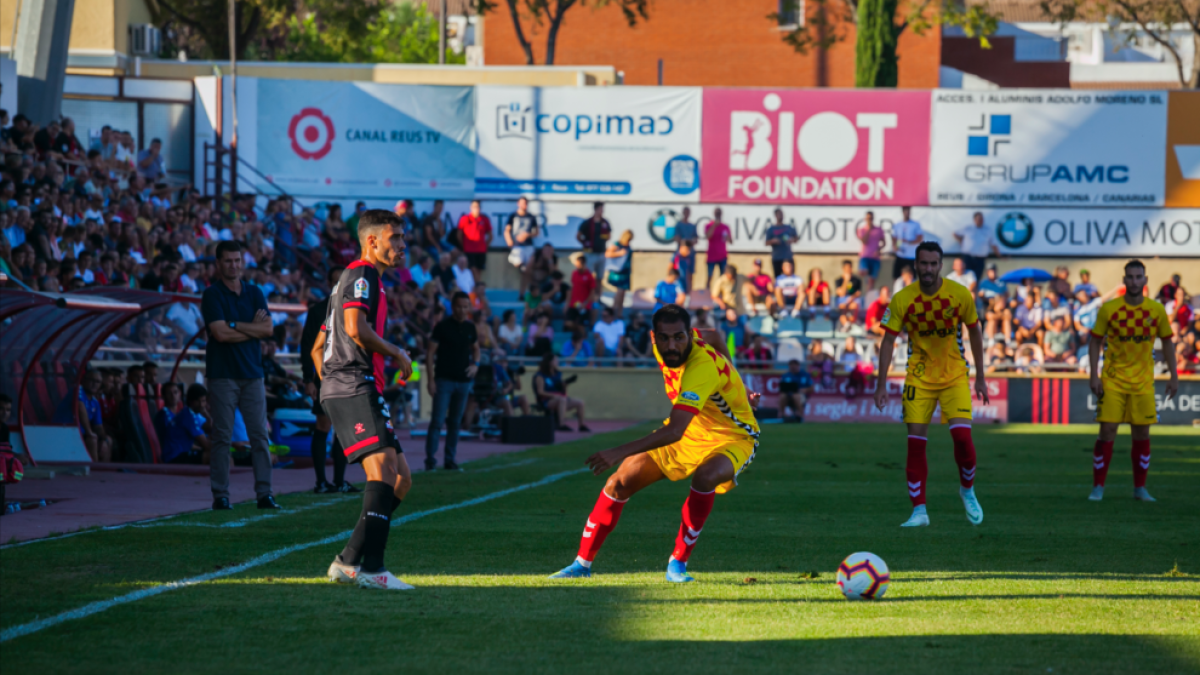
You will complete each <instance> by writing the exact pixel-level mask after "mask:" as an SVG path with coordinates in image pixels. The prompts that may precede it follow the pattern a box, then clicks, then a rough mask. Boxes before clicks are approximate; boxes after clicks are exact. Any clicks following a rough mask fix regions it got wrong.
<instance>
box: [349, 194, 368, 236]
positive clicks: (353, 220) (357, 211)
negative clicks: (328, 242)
mask: <svg viewBox="0 0 1200 675" xmlns="http://www.w3.org/2000/svg"><path fill="white" fill-rule="evenodd" d="M366 210H367V203H366V202H355V203H354V213H352V214H350V217H349V218H347V219H346V230H347V231H349V232H350V239H352V240H353V241H358V219H359V218H360V217H362V214H363V213H365V212H366Z"/></svg>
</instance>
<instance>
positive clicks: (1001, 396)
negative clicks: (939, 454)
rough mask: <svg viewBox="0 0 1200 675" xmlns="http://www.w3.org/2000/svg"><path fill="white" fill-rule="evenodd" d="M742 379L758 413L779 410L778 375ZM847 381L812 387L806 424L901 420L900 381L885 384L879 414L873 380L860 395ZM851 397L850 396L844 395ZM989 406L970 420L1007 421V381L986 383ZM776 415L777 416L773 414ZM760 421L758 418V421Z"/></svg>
mask: <svg viewBox="0 0 1200 675" xmlns="http://www.w3.org/2000/svg"><path fill="white" fill-rule="evenodd" d="M742 379H743V380H744V381H745V383H746V388H747V389H748V390H750V391H757V392H761V393H762V399H761V400H760V401H759V405H758V408H759V410H760V411H763V412H769V411H771V410H774V411H778V410H779V375H758V374H756V373H753V372H749V371H743V372H742ZM848 384H849V378H848V377H835V378H834V382H833V383H832V384H816V386H815V387H814V391H813V395H812V396H810V397H809V399H808V402H807V403H806V404H805V406H804V420H805V421H806V422H848V423H857V422H895V423H900V422H902V421H903V420H904V411H903V409H902V405H901V403H900V392H901V389H902V388H903V386H904V378H903V377H889V378H888V381H887V386H888V393H889V394H890V396H889V398H888V403H887V405H886V406H884V408H883V410H882V411H881V410H879V409H878V408H876V407H875V377H874V376H873V375H872V376H868V377H867V385H866V389H865V391H863V392H848V391H847V385H848ZM848 393H853V394H854V395H848ZM988 399H989V403H988V404H987V405H984V404H983V403H982V402H981V401H975V402H974V403H973V404H972V409H973V410H972V418H973V420H974V421H976V422H1007V421H1008V381H1007V380H1003V379H999V378H996V379H990V380H988ZM776 414H778V413H777V412H776ZM762 419H763V417H762V416H760V421H761V420H762ZM933 421H934V423H935V424H940V423H941V408H940V407H939V408H938V410H937V411H936V412H935V413H934V419H933Z"/></svg>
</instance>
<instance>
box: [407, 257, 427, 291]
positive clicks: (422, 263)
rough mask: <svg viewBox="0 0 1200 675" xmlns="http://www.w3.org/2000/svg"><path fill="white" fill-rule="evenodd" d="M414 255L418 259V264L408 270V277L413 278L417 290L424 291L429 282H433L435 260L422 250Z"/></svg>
mask: <svg viewBox="0 0 1200 675" xmlns="http://www.w3.org/2000/svg"><path fill="white" fill-rule="evenodd" d="M413 255H414V256H416V257H417V262H416V264H415V265H413V266H412V267H410V268H408V275H409V276H410V277H412V280H413V283H415V284H416V285H417V288H419V289H424V288H425V286H426V285H428V284H429V282H431V281H433V273H432V272H431V270H432V269H433V258H432V257H431V256H430V255H429V254H428V253H425V252H423V251H422V250H421V249H417V250H416V251H414V252H413Z"/></svg>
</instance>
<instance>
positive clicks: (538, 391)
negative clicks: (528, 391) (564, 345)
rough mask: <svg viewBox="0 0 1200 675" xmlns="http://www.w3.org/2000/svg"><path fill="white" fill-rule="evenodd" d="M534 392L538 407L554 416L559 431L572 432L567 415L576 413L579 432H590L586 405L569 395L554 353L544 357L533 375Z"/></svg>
mask: <svg viewBox="0 0 1200 675" xmlns="http://www.w3.org/2000/svg"><path fill="white" fill-rule="evenodd" d="M533 391H534V394H535V395H536V396H537V400H538V405H540V406H541V407H542V408H544V409H545V410H547V411H548V412H549V413H550V414H552V415H553V416H554V420H555V423H556V424H557V425H558V430H559V431H571V427H569V426H567V425H566V418H567V413H569V412H571V411H572V410H574V411H575V418H576V419H577V420H579V431H580V432H589V431H591V429H589V428H588V426H587V423H586V422H584V419H583V417H584V408H585V406H584V403H583V401H581V400H579V399H577V398H571V397H570V396H568V395H567V383H566V382H565V381H564V380H563V376H562V371H561V370H559V369H558V357H557V356H555V355H554V354H553V353H552V352H550V353H546V354H543V355H542V362H541V364H539V365H538V370H537V372H536V373H534V375H533Z"/></svg>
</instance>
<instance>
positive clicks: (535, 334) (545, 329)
mask: <svg viewBox="0 0 1200 675" xmlns="http://www.w3.org/2000/svg"><path fill="white" fill-rule="evenodd" d="M553 343H554V327H553V326H551V325H550V314H549V313H548V312H538V313H537V314H536V315H535V318H534V320H533V325H531V326H530V327H529V333H528V334H527V335H526V338H525V356H536V357H540V356H543V355H545V354H548V353H552V352H553V351H554V347H553Z"/></svg>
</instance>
